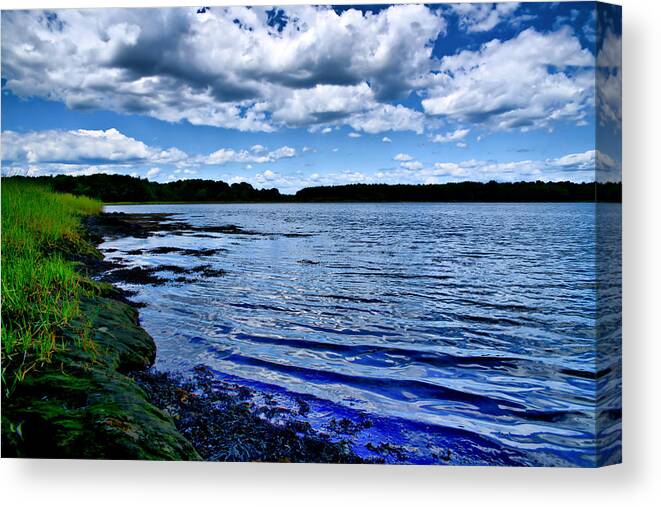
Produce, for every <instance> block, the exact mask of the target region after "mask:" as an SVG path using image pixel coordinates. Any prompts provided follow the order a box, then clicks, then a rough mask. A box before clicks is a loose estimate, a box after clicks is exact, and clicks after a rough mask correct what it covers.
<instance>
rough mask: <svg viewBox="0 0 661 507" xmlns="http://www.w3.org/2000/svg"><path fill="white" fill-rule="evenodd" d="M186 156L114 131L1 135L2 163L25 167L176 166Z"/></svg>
mask: <svg viewBox="0 0 661 507" xmlns="http://www.w3.org/2000/svg"><path fill="white" fill-rule="evenodd" d="M186 157H187V155H186V154H185V153H184V152H182V151H181V150H179V149H177V148H170V149H167V150H161V149H160V148H154V147H150V146H147V145H146V144H145V143H143V142H142V141H138V140H137V139H134V138H132V137H127V136H125V135H124V134H122V133H121V132H119V131H118V130H116V129H108V130H83V129H80V130H69V131H59V130H45V131H39V132H29V133H18V132H13V131H4V132H2V160H3V161H6V162H9V163H15V162H26V163H28V164H57V163H60V164H71V165H90V164H104V165H111V164H121V165H124V164H131V163H135V162H149V163H164V164H165V163H175V162H179V161H182V160H184V159H185V158H186Z"/></svg>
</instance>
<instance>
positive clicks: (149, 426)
mask: <svg viewBox="0 0 661 507" xmlns="http://www.w3.org/2000/svg"><path fill="white" fill-rule="evenodd" d="M100 211H101V203H100V202H99V201H95V200H93V199H89V198H87V197H75V196H73V195H69V194H62V193H55V192H53V191H51V190H50V189H49V188H48V187H45V186H40V185H38V184H35V183H33V182H29V181H7V180H3V181H2V389H3V401H2V457H35V458H99V459H161V460H162V459H169V460H171V459H174V460H186V459H199V455H198V454H197V452H196V451H195V449H194V448H193V447H192V446H191V444H190V443H189V442H188V441H187V440H186V439H185V438H184V437H183V436H182V435H181V434H179V432H178V431H177V429H176V427H175V425H174V422H173V421H172V418H171V417H170V416H168V415H167V414H165V413H164V412H162V411H161V410H159V409H158V408H156V407H155V406H154V405H152V404H151V403H150V402H149V400H148V399H147V397H146V394H145V392H144V391H143V390H142V389H141V388H140V387H139V386H138V385H137V384H136V383H135V382H134V381H133V380H132V379H131V378H129V377H128V376H127V375H126V373H128V372H132V371H138V370H144V369H146V368H148V367H149V366H151V365H152V364H153V361H154V358H155V355H156V344H155V343H154V340H153V339H152V337H151V336H149V335H148V334H147V333H146V332H145V330H144V329H142V328H141V327H140V325H139V323H138V314H137V311H136V310H135V309H134V308H132V307H131V306H129V305H127V304H126V303H124V302H122V300H121V299H122V297H121V293H120V292H119V291H117V290H116V289H114V288H113V287H111V286H109V285H107V284H100V283H97V282H94V281H93V280H92V279H91V278H89V276H88V275H87V273H88V272H89V270H90V269H94V266H95V265H96V264H97V263H100V262H101V261H100V258H101V254H100V253H99V251H98V250H97V249H96V247H95V246H94V245H93V244H92V243H91V242H90V241H88V240H87V239H86V237H87V234H86V231H85V230H84V228H83V225H82V218H83V217H84V216H85V215H93V214H98V213H99V212H100Z"/></svg>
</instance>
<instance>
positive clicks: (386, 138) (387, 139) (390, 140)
mask: <svg viewBox="0 0 661 507" xmlns="http://www.w3.org/2000/svg"><path fill="white" fill-rule="evenodd" d="M381 142H383V143H392V139H390V138H389V137H388V136H385V137H384V138H383V139H381Z"/></svg>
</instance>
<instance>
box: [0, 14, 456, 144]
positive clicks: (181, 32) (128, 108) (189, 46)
mask: <svg viewBox="0 0 661 507" xmlns="http://www.w3.org/2000/svg"><path fill="white" fill-rule="evenodd" d="M445 26H446V23H445V20H444V19H443V17H442V15H441V13H440V11H439V10H431V9H429V8H428V7H426V6H423V5H397V6H391V7H389V8H387V9H383V10H381V11H379V12H363V11H360V10H356V9H347V10H343V11H337V10H334V9H332V8H329V7H325V6H291V7H286V8H285V9H279V10H274V9H270V8H264V7H252V8H247V7H218V8H216V7H214V8H211V9H205V10H204V11H202V10H200V11H198V10H197V9H194V8H176V9H158V10H156V9H146V10H145V9H93V10H74V9H67V10H59V11H49V12H48V13H46V12H44V11H11V12H6V13H3V16H2V75H3V78H5V79H7V82H6V86H7V88H8V89H9V90H11V91H12V92H13V93H14V94H16V95H18V96H21V97H29V96H38V97H43V98H46V99H49V100H58V101H61V102H64V103H65V104H66V105H67V106H68V107H70V108H73V109H90V108H97V109H107V110H112V111H118V112H122V113H138V114H143V115H148V116H152V117H155V118H159V119H161V120H165V121H169V122H178V121H182V120H187V121H189V122H190V123H192V124H194V125H211V126H219V127H227V128H232V129H238V130H241V131H263V132H270V131H273V130H275V129H277V128H280V127H281V126H300V125H317V124H324V123H329V122H343V121H344V120H345V119H346V120H347V122H348V121H349V120H351V119H353V118H354V117H355V116H356V115H366V116H365V119H370V118H371V119H372V120H371V123H370V125H369V126H368V127H366V129H364V130H365V131H366V132H377V131H380V130H379V129H381V128H382V129H384V130H395V129H397V128H398V127H399V126H401V127H402V128H404V129H411V127H413V129H414V130H416V131H417V130H418V129H419V128H420V127H419V125H418V124H417V123H416V120H412V119H411V118H406V116H407V115H409V116H415V115H412V114H411V113H408V112H407V110H406V108H402V109H397V110H394V111H390V110H387V109H385V110H384V109H383V106H384V104H385V102H387V101H390V100H394V99H397V98H399V97H404V96H406V95H407V94H408V93H410V91H411V90H412V89H416V87H418V86H419V83H420V82H421V80H423V79H424V77H425V76H426V75H427V74H428V73H429V71H430V68H431V65H432V59H431V51H432V46H433V42H434V41H435V39H436V38H437V37H438V36H439V35H440V34H443V33H444V31H445ZM368 83H369V84H368ZM390 107H394V106H390ZM391 112H392V113H395V114H397V115H398V118H397V119H396V120H394V121H391V122H385V120H384V118H383V117H384V116H388V115H389V114H391ZM357 121H358V120H355V119H354V120H353V123H356V122H357ZM384 122H385V123H384ZM381 123H384V125H383V126H380V124H381ZM348 124H351V123H348Z"/></svg>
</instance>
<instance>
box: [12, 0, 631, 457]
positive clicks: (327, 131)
mask: <svg viewBox="0 0 661 507" xmlns="http://www.w3.org/2000/svg"><path fill="white" fill-rule="evenodd" d="M621 47H622V25H621V8H620V7H619V6H615V5H609V4H604V3H598V2H553V3H550V2H549V3H514V2H508V3H464V4H446V3H437V4H398V5H383V4H380V5H354V6H352V5H341V6H336V5H295V6H272V7H262V6H250V5H238V6H228V5H217V6H214V5H211V6H199V7H195V8H193V7H179V8H112V7H107V8H96V9H62V8H58V6H57V2H53V8H51V9H45V10H4V11H2V95H1V98H2V182H1V183H2V457H3V458H11V457H18V458H83V459H132V460H136V459H137V460H198V461H199V460H203V461H262V462H283V463H286V462H290V463H291V462H298V463H352V464H415V465H489V466H530V467H532V466H543V467H547V466H548V467H597V466H603V465H609V464H616V463H618V462H620V461H621V456H622V444H621V434H622V431H621V428H622V404H621V382H622V375H621V370H622V369H621V327H622V326H621V321H622V317H621V293H622V290H621V286H622V285H621V269H622V267H621V266H622V265H621V195H622V194H621V184H622V183H621V181H622V178H621V170H622V168H621V165H622V164H621V160H622V147H621V136H622V106H621V88H622V62H621Z"/></svg>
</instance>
